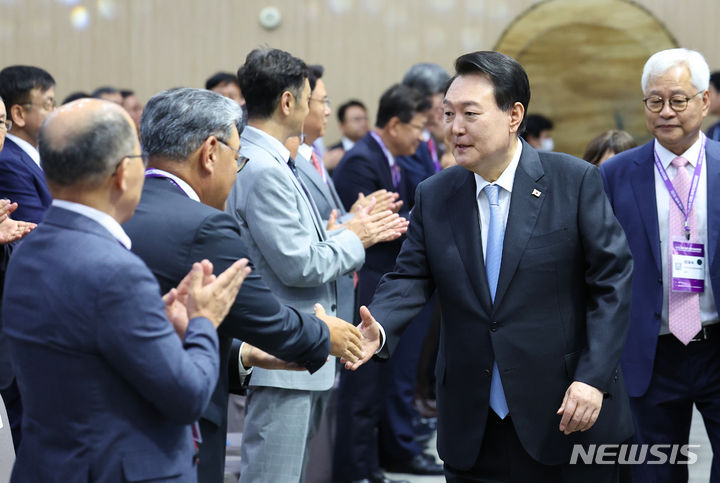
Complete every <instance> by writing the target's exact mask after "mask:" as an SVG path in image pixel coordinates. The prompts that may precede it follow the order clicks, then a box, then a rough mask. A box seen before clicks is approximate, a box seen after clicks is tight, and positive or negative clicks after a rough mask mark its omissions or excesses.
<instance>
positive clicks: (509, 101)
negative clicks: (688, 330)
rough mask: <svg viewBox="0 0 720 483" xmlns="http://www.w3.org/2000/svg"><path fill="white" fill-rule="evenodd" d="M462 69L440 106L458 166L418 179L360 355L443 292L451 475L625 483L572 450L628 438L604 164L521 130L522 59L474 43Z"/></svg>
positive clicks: (442, 362) (620, 242)
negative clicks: (539, 143) (538, 141)
mask: <svg viewBox="0 0 720 483" xmlns="http://www.w3.org/2000/svg"><path fill="white" fill-rule="evenodd" d="M455 70H456V75H455V77H454V78H453V79H452V81H451V83H450V85H449V87H448V90H447V92H446V94H445V99H444V101H443V106H444V125H445V135H446V138H447V140H448V142H449V144H450V146H451V148H452V151H453V155H454V157H455V159H456V160H457V163H458V166H456V167H452V168H449V169H446V170H443V171H442V172H440V173H438V174H436V175H435V176H433V177H431V178H430V179H428V180H426V181H424V182H423V183H421V184H420V185H419V186H418V189H417V192H416V195H415V198H416V199H415V206H414V208H413V210H412V213H411V221H410V227H409V229H408V234H407V239H406V241H405V243H404V244H403V247H402V250H401V252H400V254H399V255H398V259H397V265H396V267H395V270H394V271H393V272H392V273H389V274H388V275H386V276H385V277H384V278H383V280H382V281H381V282H380V285H379V286H378V288H377V290H376V292H375V294H374V296H373V300H372V303H371V305H370V306H369V309H370V310H369V311H368V309H367V308H364V307H363V308H361V309H360V312H361V316H362V318H363V323H362V324H361V331H362V332H363V333H364V335H365V337H366V341H368V345H367V346H366V350H365V353H366V354H368V353H374V352H376V350H377V349H378V348H381V350H380V353H379V356H380V357H388V356H389V355H390V354H391V353H392V352H393V351H394V350H395V348H396V347H397V344H398V340H399V338H400V335H401V334H402V332H403V330H404V329H405V327H406V326H407V324H408V323H409V321H410V320H412V318H413V317H414V316H415V315H416V314H417V312H418V311H420V310H421V309H422V307H423V306H424V305H425V304H426V303H427V301H428V299H429V298H430V296H431V294H432V293H433V292H434V291H436V293H437V297H438V301H439V303H440V306H441V310H442V321H441V330H440V347H439V353H438V358H437V367H436V371H435V374H436V379H437V407H438V453H439V455H440V457H441V458H442V460H443V461H444V462H445V475H446V478H447V480H448V481H450V482H464V481H502V482H504V483H520V482H523V483H524V482H528V481H532V482H534V483H537V482H548V483H550V482H552V483H558V482H581V483H586V482H590V481H592V482H598V483H610V482H614V481H618V479H619V477H620V474H619V473H620V467H619V465H613V464H610V465H573V464H570V462H571V452H572V448H573V445H574V444H597V443H608V444H620V443H622V442H624V441H626V440H627V439H628V438H629V437H630V435H631V434H632V420H631V417H630V409H629V406H628V400H627V394H626V393H625V387H624V382H623V379H622V373H621V371H620V369H619V365H620V357H621V354H622V350H623V347H624V342H625V335H626V333H627V326H628V322H629V317H628V315H629V308H630V279H631V273H632V260H631V257H630V251H629V249H628V246H627V241H626V239H625V235H624V234H623V231H622V228H621V227H620V225H619V223H618V222H617V220H616V219H615V217H614V216H613V213H612V210H611V208H610V205H609V203H608V202H607V199H606V197H605V196H604V193H603V186H602V180H601V178H600V175H599V173H598V172H597V168H595V167H594V166H592V165H590V164H588V163H586V162H584V161H583V160H580V159H577V158H574V157H572V156H568V155H564V154H554V153H543V152H538V151H536V150H534V149H533V148H532V147H530V146H529V145H528V144H527V143H525V142H523V141H521V140H520V139H519V138H518V135H519V132H521V131H522V127H523V120H524V115H525V112H526V110H527V106H528V104H529V101H530V85H529V81H528V78H527V75H526V73H525V70H524V69H523V68H522V66H520V64H518V63H517V61H515V60H514V59H511V58H510V57H508V56H506V55H504V54H501V53H498V52H474V53H470V54H465V55H463V56H461V57H459V58H458V59H457V61H456V62H455ZM371 313H372V315H374V316H375V318H376V319H377V323H376V322H374V321H373V319H372V318H371V316H370V314H371ZM378 323H379V324H381V325H382V326H383V327H384V330H385V332H384V333H385V336H386V337H385V338H383V337H382V336H381V333H380V328H379V327H378ZM383 339H384V340H383ZM370 341H372V343H370Z"/></svg>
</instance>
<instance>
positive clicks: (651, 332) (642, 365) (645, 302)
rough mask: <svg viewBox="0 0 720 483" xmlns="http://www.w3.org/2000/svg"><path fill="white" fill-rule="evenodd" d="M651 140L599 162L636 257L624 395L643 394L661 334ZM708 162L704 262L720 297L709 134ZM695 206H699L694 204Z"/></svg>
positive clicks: (718, 146) (715, 156)
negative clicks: (626, 392) (705, 258)
mask: <svg viewBox="0 0 720 483" xmlns="http://www.w3.org/2000/svg"><path fill="white" fill-rule="evenodd" d="M653 150H654V141H651V142H649V143H647V144H645V145H643V146H639V147H637V148H634V149H630V150H628V151H623V152H622V153H620V154H618V155H617V156H614V157H613V158H611V159H609V160H608V161H606V162H604V163H603V164H602V165H601V166H600V173H601V174H602V177H603V181H604V183H605V191H606V192H607V195H608V198H609V199H610V204H611V205H612V207H613V209H614V210H615V216H616V217H617V219H618V221H619V222H620V224H621V225H622V227H623V229H624V230H625V234H626V235H627V239H628V243H629V244H630V250H631V251H632V254H633V259H634V261H635V271H634V274H633V299H632V306H631V310H630V320H631V321H632V323H631V324H630V330H629V332H628V339H627V344H626V345H625V353H624V354H623V359H622V365H623V372H624V373H625V377H626V379H627V388H628V394H629V395H630V396H632V397H639V396H642V395H643V394H645V392H646V391H647V388H648V386H649V385H650V379H651V376H652V371H653V364H654V361H655V348H656V347H657V339H658V334H659V333H660V317H661V313H662V303H663V289H664V285H663V280H662V265H661V263H662V262H661V258H660V257H663V256H666V255H665V254H662V253H661V252H660V232H659V229H658V217H657V206H656V202H655V200H656V193H655V164H654V154H653ZM705 155H706V160H707V164H706V165H705V166H706V169H707V207H706V209H707V227H708V240H707V263H708V265H709V270H710V278H711V280H712V287H713V295H714V296H715V300H716V301H720V258H718V256H717V248H718V242H719V241H720V202H718V201H719V200H718V193H720V143H717V142H715V141H711V140H709V139H708V141H707V144H706V145H705ZM698 208H700V207H698Z"/></svg>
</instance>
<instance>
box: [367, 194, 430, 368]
mask: <svg viewBox="0 0 720 483" xmlns="http://www.w3.org/2000/svg"><path fill="white" fill-rule="evenodd" d="M434 290H435V282H434V280H433V278H432V274H431V273H430V268H429V264H428V260H427V252H426V247H425V230H424V225H423V215H422V185H420V186H419V187H418V189H417V192H416V195H415V208H414V209H413V211H412V213H411V214H410V226H409V227H408V232H407V239H406V240H405V242H404V243H403V245H402V249H401V250H400V254H399V255H398V257H397V263H396V265H395V270H394V271H393V272H390V273H388V274H386V275H385V276H384V277H383V278H382V280H380V283H379V284H378V287H377V289H376V290H375V295H373V299H372V303H371V304H370V307H369V309H370V313H372V314H373V316H374V317H375V320H377V321H378V322H379V323H380V325H382V326H383V328H384V329H385V335H386V338H387V340H386V341H385V345H384V346H383V348H382V350H381V351H380V353H379V354H378V356H379V357H380V358H383V359H386V358H388V357H390V354H391V353H392V352H393V350H394V349H395V347H396V346H397V344H398V342H399V340H400V336H401V335H402V333H403V331H404V330H405V327H407V325H408V324H409V323H410V321H411V320H412V319H413V318H414V317H415V316H416V315H417V314H418V313H419V312H420V311H421V310H422V309H423V307H425V304H426V303H427V301H428V300H429V299H430V297H431V296H432V294H433V292H434Z"/></svg>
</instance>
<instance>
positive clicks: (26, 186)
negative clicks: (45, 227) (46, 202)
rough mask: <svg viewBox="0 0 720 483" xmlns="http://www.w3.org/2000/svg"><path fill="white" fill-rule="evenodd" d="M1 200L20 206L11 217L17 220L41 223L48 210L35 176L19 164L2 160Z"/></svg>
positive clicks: (0, 175)
mask: <svg viewBox="0 0 720 483" xmlns="http://www.w3.org/2000/svg"><path fill="white" fill-rule="evenodd" d="M0 198H7V199H9V200H10V201H12V202H13V203H15V202H16V203H17V204H18V208H17V210H15V212H14V213H13V214H12V215H11V216H12V218H13V219H15V220H22V221H31V222H33V223H40V222H41V221H42V219H43V216H44V215H45V211H46V208H45V207H44V206H43V203H42V200H41V199H40V193H38V189H37V187H36V186H35V182H34V181H33V176H32V174H31V173H28V172H27V170H26V168H25V167H24V166H22V165H21V164H20V163H19V162H13V161H11V160H8V159H2V160H0Z"/></svg>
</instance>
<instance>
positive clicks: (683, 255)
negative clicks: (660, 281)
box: [672, 239, 705, 293]
mask: <svg viewBox="0 0 720 483" xmlns="http://www.w3.org/2000/svg"><path fill="white" fill-rule="evenodd" d="M672 290H673V292H690V293H702V292H704V291H705V245H703V244H702V243H693V242H690V241H687V240H682V239H675V240H673V241H672Z"/></svg>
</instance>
